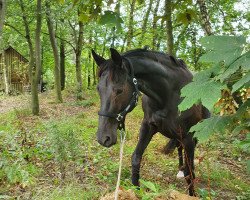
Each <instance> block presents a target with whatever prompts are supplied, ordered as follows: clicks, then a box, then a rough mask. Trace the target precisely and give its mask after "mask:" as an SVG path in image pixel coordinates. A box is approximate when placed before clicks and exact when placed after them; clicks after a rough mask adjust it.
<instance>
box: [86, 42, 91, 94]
mask: <svg viewBox="0 0 250 200" xmlns="http://www.w3.org/2000/svg"><path fill="white" fill-rule="evenodd" d="M90 44H91V43H90ZM90 63H91V53H90V51H89V52H88V64H87V74H88V89H90V86H91V76H90V66H91V65H90Z"/></svg>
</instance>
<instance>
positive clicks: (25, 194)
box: [0, 91, 250, 200]
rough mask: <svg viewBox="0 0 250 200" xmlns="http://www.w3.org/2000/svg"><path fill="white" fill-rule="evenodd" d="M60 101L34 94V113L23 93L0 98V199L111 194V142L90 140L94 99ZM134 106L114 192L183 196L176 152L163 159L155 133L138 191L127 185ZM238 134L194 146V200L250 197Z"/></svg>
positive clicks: (67, 96) (136, 120)
mask: <svg viewBox="0 0 250 200" xmlns="http://www.w3.org/2000/svg"><path fill="white" fill-rule="evenodd" d="M63 96H64V103H61V104H57V103H55V102H54V96H53V93H51V92H47V93H43V94H41V95H40V110H41V112H40V116H32V115H31V113H30V111H29V98H30V97H29V95H20V96H12V97H7V96H0V185H1V187H0V199H39V200H40V199H51V200H52V199H53V200H54V199H58V200H59V199H60V200H61V199H91V200H92V199H100V198H101V197H102V196H105V195H106V194H108V193H112V192H114V190H115V185H116V179H117V172H118V165H119V142H118V144H117V145H115V146H114V147H112V148H109V149H107V148H104V147H101V146H100V145H99V144H98V143H97V142H96V138H95V132H96V129H97V124H98V116H97V111H98V107H99V103H98V102H99V101H98V97H97V95H96V93H95V92H94V91H88V92H86V95H85V100H84V101H75V98H74V96H73V94H71V93H70V92H64V93H63ZM142 115H143V113H142V110H141V108H140V105H139V106H137V107H136V108H135V110H134V111H133V112H132V113H130V114H129V115H128V116H127V120H126V129H127V140H126V143H125V149H124V156H123V169H122V177H121V186H120V188H121V189H122V190H124V191H130V190H132V191H134V192H135V193H136V196H137V197H138V198H139V199H171V198H170V196H169V195H170V193H171V191H173V190H174V191H179V192H181V193H183V194H185V193H187V191H186V188H187V185H186V183H185V180H183V179H177V178H176V174H177V173H178V160H177V152H176V151H175V152H174V153H173V154H172V155H164V154H163V153H162V150H163V147H164V145H165V144H166V142H167V141H168V140H167V139H166V138H164V137H163V136H161V135H160V134H157V135H156V136H155V137H154V138H153V140H152V142H151V143H150V144H149V147H148V148H147V150H146V152H145V154H144V156H143V161H142V167H141V178H142V181H141V190H136V189H135V188H134V187H133V186H132V185H131V183H130V174H131V164H130V159H131V155H132V153H133V150H134V148H135V145H136V143H137V140H138V131H139V127H140V122H141V120H142ZM242 137H244V136H242V135H234V134H231V133H230V134H229V133H228V134H225V135H219V136H218V135H217V136H214V138H212V139H211V140H210V141H208V142H207V143H204V144H198V145H197V149H196V154H195V155H196V184H195V187H196V191H197V194H198V195H199V197H200V198H201V199H229V200H230V199H250V190H249V188H250V177H249V174H246V164H245V163H246V159H249V152H245V151H244V150H242V149H241V148H240V147H239V145H238V142H239V141H240V140H241V139H242Z"/></svg>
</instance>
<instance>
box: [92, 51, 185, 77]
mask: <svg viewBox="0 0 250 200" xmlns="http://www.w3.org/2000/svg"><path fill="white" fill-rule="evenodd" d="M121 55H122V57H145V58H147V59H151V60H154V61H155V62H158V63H161V64H162V65H163V66H164V67H166V68H167V67H171V68H173V69H175V68H176V67H182V68H185V69H186V68H187V65H186V63H185V62H184V61H183V60H182V59H179V58H175V57H174V56H172V55H170V54H168V53H164V52H159V51H153V50H147V49H133V50H129V51H127V52H125V53H123V54H121ZM169 60H170V61H171V63H172V64H173V65H169ZM112 62H113V61H112V60H109V61H107V63H105V64H104V65H103V66H102V67H100V68H99V70H98V71H97V75H98V77H101V75H102V73H103V72H104V71H106V70H110V79H114V78H115V77H114V76H115V74H116V73H117V71H119V70H116V68H113V67H112V66H113V63H112ZM118 73H119V72H118ZM119 74H120V73H119Z"/></svg>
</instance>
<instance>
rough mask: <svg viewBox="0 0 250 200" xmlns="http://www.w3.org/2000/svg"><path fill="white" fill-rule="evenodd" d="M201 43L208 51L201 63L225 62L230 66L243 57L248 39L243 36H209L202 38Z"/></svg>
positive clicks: (202, 57)
mask: <svg viewBox="0 0 250 200" xmlns="http://www.w3.org/2000/svg"><path fill="white" fill-rule="evenodd" d="M200 42H201V44H202V45H203V46H204V47H205V48H206V50H207V53H205V54H204V55H202V56H201V58H200V61H203V62H212V63H219V62H221V61H224V62H225V64H226V65H228V64H230V63H232V62H233V61H234V60H236V58H238V57H239V56H240V55H241V53H242V51H243V47H244V46H243V44H245V42H246V39H245V38H244V37H243V36H238V37H236V36H207V37H204V38H201V40H200Z"/></svg>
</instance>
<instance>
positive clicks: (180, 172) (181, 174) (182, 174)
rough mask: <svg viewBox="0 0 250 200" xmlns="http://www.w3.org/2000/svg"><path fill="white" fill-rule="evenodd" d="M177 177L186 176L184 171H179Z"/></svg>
mask: <svg viewBox="0 0 250 200" xmlns="http://www.w3.org/2000/svg"><path fill="white" fill-rule="evenodd" d="M176 177H177V178H184V173H183V171H179V172H178V174H177V175H176Z"/></svg>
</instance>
